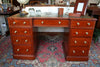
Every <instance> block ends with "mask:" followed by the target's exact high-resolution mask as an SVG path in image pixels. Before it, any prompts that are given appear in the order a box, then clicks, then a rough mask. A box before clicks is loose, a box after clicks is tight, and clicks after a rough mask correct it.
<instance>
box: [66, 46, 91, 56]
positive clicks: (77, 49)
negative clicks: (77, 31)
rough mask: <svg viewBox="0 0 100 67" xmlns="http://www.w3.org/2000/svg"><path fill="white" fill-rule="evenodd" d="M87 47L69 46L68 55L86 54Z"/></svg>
mask: <svg viewBox="0 0 100 67" xmlns="http://www.w3.org/2000/svg"><path fill="white" fill-rule="evenodd" d="M88 53H89V48H87V47H70V48H69V50H68V56H88Z"/></svg>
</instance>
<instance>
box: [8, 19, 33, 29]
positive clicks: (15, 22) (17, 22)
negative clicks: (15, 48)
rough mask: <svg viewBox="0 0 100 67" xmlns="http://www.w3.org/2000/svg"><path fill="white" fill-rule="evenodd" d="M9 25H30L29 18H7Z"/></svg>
mask: <svg viewBox="0 0 100 67" xmlns="http://www.w3.org/2000/svg"><path fill="white" fill-rule="evenodd" d="M8 23H9V27H10V26H17V27H18V26H32V20H31V19H8Z"/></svg>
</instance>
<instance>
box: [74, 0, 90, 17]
mask: <svg viewBox="0 0 100 67" xmlns="http://www.w3.org/2000/svg"><path fill="white" fill-rule="evenodd" d="M87 5H88V0H76V4H75V8H74V13H80V14H81V15H85V14H86V9H87Z"/></svg>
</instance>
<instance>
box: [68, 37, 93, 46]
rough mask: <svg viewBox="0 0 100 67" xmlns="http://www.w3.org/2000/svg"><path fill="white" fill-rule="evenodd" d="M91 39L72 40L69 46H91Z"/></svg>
mask: <svg viewBox="0 0 100 67" xmlns="http://www.w3.org/2000/svg"><path fill="white" fill-rule="evenodd" d="M91 40H92V39H91V38H70V39H69V46H90V44H91Z"/></svg>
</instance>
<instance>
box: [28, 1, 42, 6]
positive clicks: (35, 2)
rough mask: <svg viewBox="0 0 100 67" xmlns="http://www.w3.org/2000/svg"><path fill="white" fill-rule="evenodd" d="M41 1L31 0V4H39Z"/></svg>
mask: <svg viewBox="0 0 100 67" xmlns="http://www.w3.org/2000/svg"><path fill="white" fill-rule="evenodd" d="M39 4H40V1H30V2H29V5H39Z"/></svg>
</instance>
